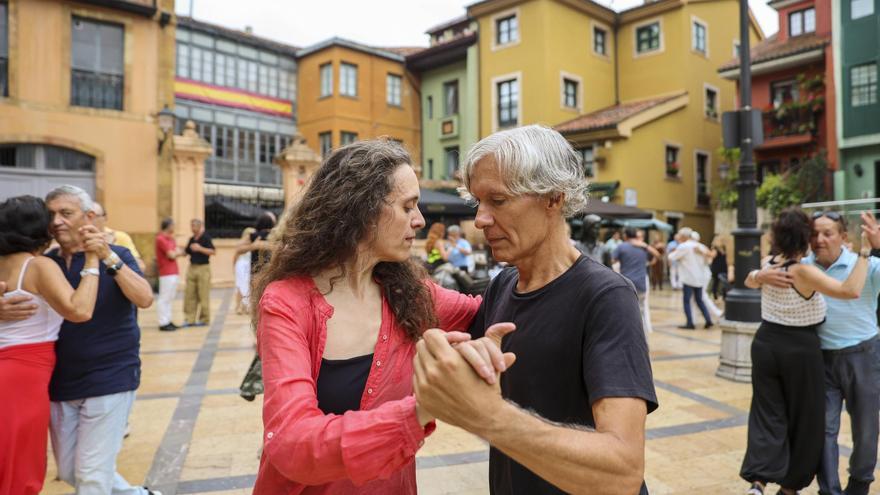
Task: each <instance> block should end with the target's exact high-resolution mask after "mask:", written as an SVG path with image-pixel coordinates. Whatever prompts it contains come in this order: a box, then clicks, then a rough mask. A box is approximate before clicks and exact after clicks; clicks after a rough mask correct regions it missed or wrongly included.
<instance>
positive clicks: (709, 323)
mask: <svg viewBox="0 0 880 495" xmlns="http://www.w3.org/2000/svg"><path fill="white" fill-rule="evenodd" d="M714 326H715V324H714V323H712V322H711V321H710V322H708V323H706V326H705V327H703V328H705V329H706V330H708V329H710V328H712V327H714Z"/></svg>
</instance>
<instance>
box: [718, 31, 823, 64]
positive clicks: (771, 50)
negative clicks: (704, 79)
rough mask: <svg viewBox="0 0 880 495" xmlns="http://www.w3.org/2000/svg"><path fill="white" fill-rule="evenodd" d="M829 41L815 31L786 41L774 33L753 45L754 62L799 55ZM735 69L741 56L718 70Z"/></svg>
mask: <svg viewBox="0 0 880 495" xmlns="http://www.w3.org/2000/svg"><path fill="white" fill-rule="evenodd" d="M829 43H831V38H830V36H827V35H826V36H820V35H818V34H815V33H812V34H805V35H803V36H797V37H795V38H789V39H786V40H784V41H782V40H780V39H779V35H778V34H774V35H773V36H771V37H769V38H767V39H766V40H764V41H762V42H760V43H758V44H757V45H755V46H753V47H752V49H751V53H752V64H757V63H760V62H767V61H770V60H774V59H778V58H784V57H789V56H791V55H797V54H798V53H803V52H808V51H811V50H815V49H817V48H823V47H824V46H825V45H827V44H829ZM734 69H739V57H736V58H733V59H731V60H729V61H727V62H726V63H725V64H724V65H722V66H721V67H719V68H718V72H725V71H729V70H734Z"/></svg>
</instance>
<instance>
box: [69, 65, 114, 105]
mask: <svg viewBox="0 0 880 495" xmlns="http://www.w3.org/2000/svg"><path fill="white" fill-rule="evenodd" d="M122 88H123V77H122V75H116V74H101V73H99V72H90V71H85V70H79V69H73V70H72V71H70V104H71V105H74V106H78V107H91V108H110V109H114V110H122Z"/></svg>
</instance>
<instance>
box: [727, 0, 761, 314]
mask: <svg viewBox="0 0 880 495" xmlns="http://www.w3.org/2000/svg"><path fill="white" fill-rule="evenodd" d="M739 33H740V45H739V46H740V48H739V60H740V63H739V74H740V76H739V83H740V111H739V112H738V113H739V115H738V117H739V138H740V164H739V180H738V181H737V183H736V187H737V190H738V191H739V199H738V203H737V209H736V225H737V228H736V230H734V231H733V239H734V240H733V245H734V272H735V277H736V279H735V282H734V288H733V290H731V291H730V292H728V293H727V300H726V308H727V311H726V314H725V317H726V318H727V319H728V320H732V321H742V322H758V321H761V294H760V292H758V291H757V290H755V289H749V288H747V287H746V286H745V285H744V282H745V280H746V277H747V276H748V274H749V272H750V271H752V270H754V269H756V268H758V267H759V266H760V263H761V230H760V229H758V205H757V201H756V191H757V188H758V181H757V180H756V177H755V162H754V159H753V158H752V150H753V146H754V142H753V137H754V135H755V129H753V124H754V122H755V119H754V118H753V116H752V113H753V112H752V67H751V51H750V50H751V48H750V46H749V44H750V43H749V3H748V0H739ZM758 122H760V120H758Z"/></svg>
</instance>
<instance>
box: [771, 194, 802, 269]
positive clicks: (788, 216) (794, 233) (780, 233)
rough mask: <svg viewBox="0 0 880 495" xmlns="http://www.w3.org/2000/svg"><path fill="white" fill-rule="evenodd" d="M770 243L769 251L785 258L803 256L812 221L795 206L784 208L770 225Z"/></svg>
mask: <svg viewBox="0 0 880 495" xmlns="http://www.w3.org/2000/svg"><path fill="white" fill-rule="evenodd" d="M770 232H771V237H772V243H771V247H770V252H771V253H773V254H781V255H782V256H785V258H786V259H796V258H797V257H799V256H803V255H804V254H805V253H806V252H807V248H808V247H809V246H810V236H811V235H812V234H813V221H812V220H810V217H808V216H807V214H806V213H804V211H803V210H801V209H800V208H797V207H792V208H786V209H784V210H782V212H781V213H779V216H778V217H776V221H775V222H773V225H771V227H770Z"/></svg>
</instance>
